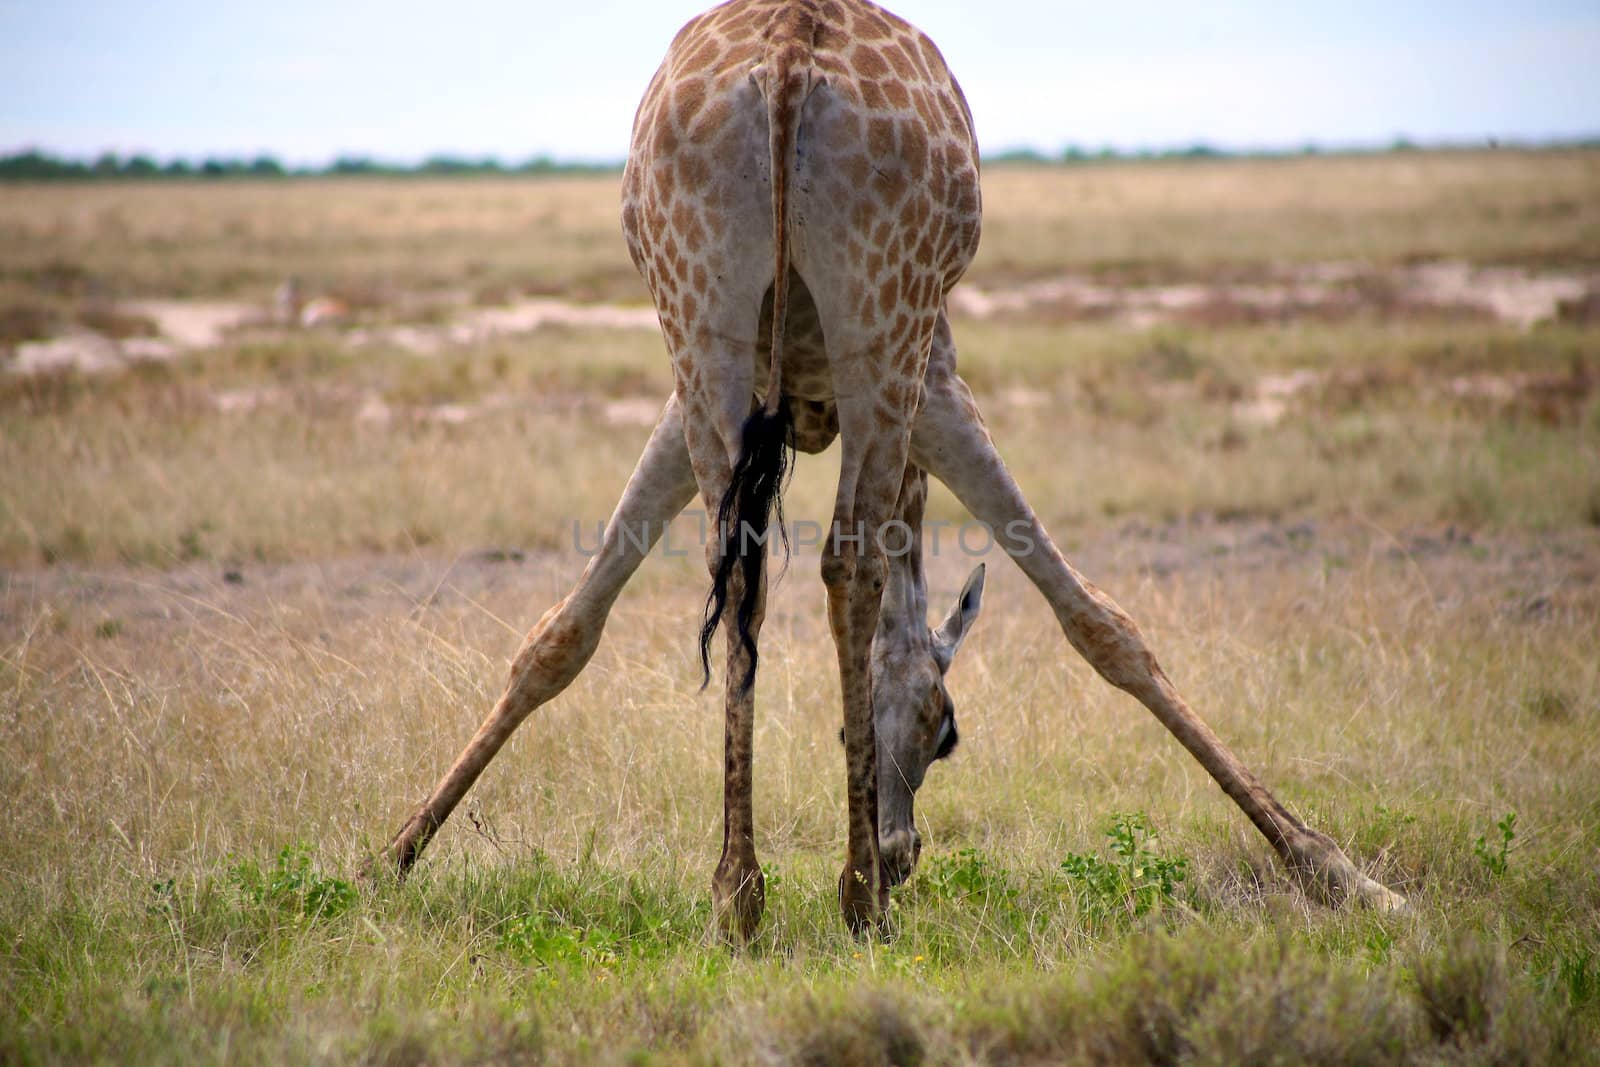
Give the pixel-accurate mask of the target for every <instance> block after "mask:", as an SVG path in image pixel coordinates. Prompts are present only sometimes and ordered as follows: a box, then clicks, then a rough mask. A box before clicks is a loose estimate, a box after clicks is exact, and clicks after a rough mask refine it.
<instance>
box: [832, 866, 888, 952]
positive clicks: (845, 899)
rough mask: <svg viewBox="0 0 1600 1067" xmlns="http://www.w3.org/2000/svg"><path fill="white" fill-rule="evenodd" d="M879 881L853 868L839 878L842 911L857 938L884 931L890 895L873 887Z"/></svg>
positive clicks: (847, 924)
mask: <svg viewBox="0 0 1600 1067" xmlns="http://www.w3.org/2000/svg"><path fill="white" fill-rule="evenodd" d="M874 873H876V872H874ZM877 881H878V879H876V878H870V877H868V876H867V875H865V874H863V873H862V872H861V871H858V870H856V869H855V868H853V867H846V868H845V869H844V873H842V874H840V875H839V911H840V912H841V913H842V914H843V915H844V924H845V925H846V926H847V927H849V928H850V932H851V933H852V934H854V935H855V936H856V937H865V936H867V935H868V934H875V933H881V932H882V931H883V923H884V916H885V915H886V914H887V910H886V908H885V906H884V904H885V901H886V898H887V892H885V891H881V890H880V887H879V886H878V885H874V884H873V883H874V882H877Z"/></svg>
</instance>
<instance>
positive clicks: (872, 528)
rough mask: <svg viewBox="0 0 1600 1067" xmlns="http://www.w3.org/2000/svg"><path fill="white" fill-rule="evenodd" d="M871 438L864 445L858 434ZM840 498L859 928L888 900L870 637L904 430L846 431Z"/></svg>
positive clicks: (852, 894) (833, 596) (831, 585)
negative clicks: (874, 435) (872, 433)
mask: <svg viewBox="0 0 1600 1067" xmlns="http://www.w3.org/2000/svg"><path fill="white" fill-rule="evenodd" d="M863 439H867V440H868V441H869V443H868V445H867V446H866V447H865V448H863V447H861V446H860V444H859V442H861V441H862V440H863ZM844 442H845V454H844V456H843V457H841V460H840V468H841V471H840V489H839V499H838V502H837V503H836V506H835V511H834V523H833V529H832V530H831V531H830V533H829V537H828V538H827V541H826V543H825V546H824V554H823V559H822V580H823V584H824V585H825V586H826V587H827V591H828V623H829V626H830V628H831V629H832V630H833V639H834V644H835V647H836V649H837V651H838V654H839V688H840V695H841V696H842V698H843V703H844V747H845V796H846V800H847V808H848V810H847V818H848V826H847V844H846V852H845V866H844V871H843V872H842V873H841V875H840V877H839V907H840V910H841V911H842V912H843V913H844V919H845V923H846V924H847V925H848V926H849V927H850V929H851V931H852V932H853V933H856V934H861V933H865V932H867V931H869V930H872V929H876V928H878V927H879V926H880V925H881V924H882V922H883V917H884V908H885V906H886V904H887V902H888V890H887V882H886V880H885V878H884V874H883V869H882V868H883V864H882V858H881V855H880V848H881V844H880V842H879V838H878V831H879V822H878V739H877V724H876V722H875V719H874V713H873V694H872V642H873V637H874V635H875V634H876V632H877V629H878V617H879V615H880V614H881V611H882V605H883V590H884V586H885V584H886V582H887V578H888V570H889V568H888V561H887V558H886V555H885V551H884V546H883V530H884V524H885V523H886V522H887V521H888V520H889V519H890V518H891V517H892V516H893V515H894V514H895V512H894V507H895V504H896V502H897V500H898V498H899V493H900V483H901V482H902V480H903V476H904V471H905V463H906V444H905V437H904V435H903V434H902V433H900V432H899V429H898V428H897V427H893V426H890V427H889V428H888V429H887V431H886V432H883V433H881V434H880V435H879V436H878V437H877V438H876V439H872V438H871V437H870V435H867V434H863V433H860V432H858V433H857V434H855V435H853V436H846V437H845V438H844Z"/></svg>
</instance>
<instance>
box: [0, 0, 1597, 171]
mask: <svg viewBox="0 0 1600 1067" xmlns="http://www.w3.org/2000/svg"><path fill="white" fill-rule="evenodd" d="M703 6H705V4H704V2H703V0H616V2H609V3H608V2H604V0H594V2H587V3H586V2H562V3H548V2H543V0H520V2H507V0H458V2H456V3H449V4H446V3H438V2H432V3H414V2H410V0H386V2H383V3H366V2H361V3H341V2H339V0H323V2H314V0H274V2H272V3H267V4H232V3H228V2H225V0H224V2H220V3H219V2H217V0H149V2H145V3H137V4H135V3H105V2H93V0H0V151H11V150H15V149H17V148H20V147H23V146H38V147H41V148H45V149H49V150H53V151H57V152H64V153H69V154H74V155H90V154H94V153H97V152H99V151H101V150H104V149H112V150H117V151H121V152H132V151H145V152H149V153H152V154H154V155H156V156H158V157H167V156H171V155H184V156H200V155H207V154H235V155H246V154H254V153H256V152H258V151H264V152H271V153H274V154H276V155H278V156H280V157H282V158H284V159H286V160H289V161H292V162H297V163H321V162H325V161H327V160H328V159H330V158H331V157H333V156H334V155H336V154H338V153H341V152H349V153H359V154H370V155H376V156H379V157H383V158H389V159H394V160H404V161H411V160H415V159H418V158H420V157H422V156H424V155H427V154H429V153H434V152H451V153H460V154H466V155H481V154H492V155H496V156H500V157H502V158H503V159H506V160H508V161H517V160H521V159H525V158H527V157H529V156H531V155H535V154H551V155H554V156H557V157H560V158H566V159H617V158H620V157H621V156H622V154H623V153H624V151H625V150H626V147H627V136H628V127H629V124H630V122H631V121H632V117H633V109H634V106H635V104H636V103H637V100H638V97H639V93H640V92H641V91H642V90H643V88H644V85H645V82H646V81H647V80H648V79H649V77H650V74H651V72H652V71H653V70H654V69H655V66H656V64H657V63H658V62H659V61H660V58H661V54H662V52H663V51H664V50H665V48H666V45H667V42H668V41H669V40H670V39H671V37H672V34H673V33H674V32H675V31H676V30H677V28H678V26H680V25H681V24H682V23H683V22H684V21H685V20H686V19H687V18H689V17H690V16H691V15H693V14H694V13H695V12H696V11H698V10H700V9H701V8H702V7H703ZM890 6H891V8H893V9H894V10H896V11H897V12H898V13H899V14H901V15H903V16H905V17H906V18H908V19H910V20H911V21H912V22H915V23H917V24H918V25H920V26H921V27H922V28H923V29H925V30H926V31H928V33H929V34H930V35H932V36H933V38H934V40H936V41H937V42H938V43H939V45H940V47H941V48H942V49H943V50H944V53H945V56H946V58H947V59H948V60H949V61H950V65H951V67H952V68H953V69H954V70H955V72H956V75H957V77H959V78H960V79H961V82H962V86H963V87H964V88H965V89H966V91H967V96H968V98H969V99H970V101H971V103H972V107H973V112H974V113H975V115H976V117H977V122H978V132H979V136H980V138H981V140H982V142H983V146H984V148H985V150H987V151H996V150H1000V149H1004V148H1010V147H1016V146H1021V145H1032V146H1036V147H1039V148H1042V149H1045V150H1051V151H1053V150H1056V149H1059V148H1060V147H1062V146H1063V145H1065V144H1068V143H1074V144H1081V145H1085V146H1089V147H1098V146H1101V145H1106V144H1111V145H1115V146H1118V147H1122V148H1130V147H1132V148H1137V147H1162V146H1171V145H1181V144H1188V143H1191V142H1194V141H1199V140H1204V141H1208V142H1211V143H1214V144H1219V145H1223V146H1227V147H1285V146H1298V145H1300V144H1302V143H1305V142H1307V141H1316V142H1318V143H1320V144H1323V145H1339V144H1350V143H1367V144H1374V143H1386V142H1388V141H1389V140H1391V139H1392V138H1393V137H1395V136H1396V135H1398V134H1404V135H1406V136H1409V137H1411V138H1413V139H1415V140H1418V141H1437V140H1450V141H1480V140H1483V139H1485V138H1488V137H1497V138H1502V139H1506V138H1510V139H1548V138H1559V137H1572V136H1575V135H1593V134H1596V133H1600V74H1597V73H1596V72H1597V71H1600V2H1596V0H1529V2H1527V3H1522V4H1515V3H1504V2H1499V0H1496V2H1479V0H1462V2H1456V3H1407V2H1405V0H1392V2H1382V0H1353V2H1347V3H1328V2H1326V0H1321V2H1318V3H1303V2H1299V0H1285V2H1272V0H1210V2H1202V3H1195V2H1194V0H1184V2H1176V0H1143V2H1140V0H1124V2H1121V3H1109V4H1108V3H1105V2H1103V0H1102V2H1097V3H1092V4H1090V3H1076V2H1065V3H1056V4H1040V3H1027V2H1023V0H982V2H978V3H968V2H956V0H902V2H901V3H898V4H891V5H890Z"/></svg>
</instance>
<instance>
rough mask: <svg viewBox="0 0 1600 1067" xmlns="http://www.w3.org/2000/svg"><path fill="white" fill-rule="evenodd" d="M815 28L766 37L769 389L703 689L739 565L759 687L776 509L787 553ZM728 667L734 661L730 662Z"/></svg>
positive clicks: (742, 449) (746, 471)
mask: <svg viewBox="0 0 1600 1067" xmlns="http://www.w3.org/2000/svg"><path fill="white" fill-rule="evenodd" d="M815 32H816V29H815V25H814V23H813V22H812V18H811V15H810V14H809V13H808V12H807V11H806V10H805V9H804V8H793V9H790V10H789V11H788V12H786V13H785V14H784V15H782V16H780V20H779V22H778V23H777V24H775V25H774V26H773V29H772V33H771V36H770V37H769V39H768V44H767V53H766V56H765V57H764V60H763V63H762V66H761V69H760V73H759V78H760V81H759V84H760V85H761V90H762V96H763V97H764V98H765V99H766V102H767V131H768V134H767V143H768V149H769V151H770V153H771V155H770V164H771V167H770V171H769V173H770V175H771V185H772V248H773V272H772V337H771V343H772V362H771V364H770V365H769V369H768V372H767V394H766V397H765V399H764V401H763V402H762V405H761V407H760V409H759V410H757V411H755V412H754V413H752V414H751V415H750V417H749V418H748V419H746V420H745V424H744V429H743V432H742V435H741V440H740V442H739V462H738V463H737V464H735V465H734V468H733V478H732V479H731V480H730V481H729V482H728V488H727V491H726V492H725V493H723V495H722V501H721V503H720V505H719V506H718V508H717V530H718V536H720V537H721V538H722V555H721V558H720V559H719V560H718V561H717V570H716V574H715V575H714V576H713V578H712V581H711V595H710V596H709V597H707V598H706V619H705V624H704V625H703V626H702V627H701V628H700V667H701V670H702V671H703V681H702V683H701V685H702V687H703V686H704V685H706V684H709V682H710V681H711V639H712V637H714V636H715V635H716V632H717V626H718V625H719V624H720V623H721V621H722V614H723V611H724V609H725V608H726V607H727V603H728V581H729V579H731V578H732V577H733V570H734V568H735V567H738V568H739V572H740V576H741V577H742V578H743V579H744V593H743V595H742V596H741V597H740V600H739V605H738V612H737V616H736V617H737V623H738V633H739V640H740V644H741V645H742V646H743V648H744V651H745V653H746V655H747V656H748V657H749V661H750V662H749V666H748V668H747V669H746V671H745V676H744V678H743V679H742V681H741V682H740V686H741V688H742V689H745V690H748V689H749V688H750V686H752V685H754V684H755V677H756V659H757V655H756V642H755V637H754V636H753V635H752V634H751V633H750V624H751V622H752V621H753V620H754V618H755V607H756V600H757V597H758V590H759V588H760V585H761V581H762V573H763V570H764V567H765V563H766V555H767V544H768V542H769V540H770V534H769V527H768V520H769V519H770V518H771V516H772V513H773V512H774V510H776V512H777V519H778V532H779V535H780V537H781V539H782V541H783V546H784V550H785V551H787V550H788V547H789V539H788V533H787V531H786V530H785V529H784V526H783V482H784V476H785V475H786V474H787V473H788V470H789V464H790V463H791V462H792V460H793V456H794V418H793V416H792V414H791V413H790V411H789V402H788V400H787V398H786V397H785V396H784V395H783V330H784V322H785V318H786V317H787V314H788V309H789V173H790V171H791V170H792V169H793V165H794V158H795V140H796V131H797V129H798V127H799V125H800V109H801V107H802V105H804V103H805V99H806V95H807V94H808V93H809V92H810V91H811V63H810V59H811V46H812V39H813V37H814V36H815ZM729 667H730V669H731V668H732V664H730V665H729Z"/></svg>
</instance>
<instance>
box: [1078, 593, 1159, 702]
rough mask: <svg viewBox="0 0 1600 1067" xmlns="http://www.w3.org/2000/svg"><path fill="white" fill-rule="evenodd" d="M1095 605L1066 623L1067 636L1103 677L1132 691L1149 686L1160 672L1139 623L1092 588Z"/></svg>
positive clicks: (1119, 687)
mask: <svg viewBox="0 0 1600 1067" xmlns="http://www.w3.org/2000/svg"><path fill="white" fill-rule="evenodd" d="M1092 592H1093V594H1094V596H1093V599H1094V601H1095V604H1094V608H1097V609H1098V610H1094V609H1091V610H1089V611H1084V612H1080V613H1078V614H1077V615H1076V616H1075V617H1073V618H1071V619H1070V620H1068V625H1066V626H1065V629H1066V631H1067V637H1068V639H1069V640H1070V641H1071V642H1072V644H1073V646H1074V647H1076V648H1077V649H1078V651H1079V652H1081V653H1082V654H1083V658H1084V659H1086V660H1088V661H1089V664H1090V666H1092V667H1093V668H1094V669H1095V670H1096V671H1097V672H1098V673H1099V674H1100V676H1101V677H1102V678H1104V679H1105V680H1106V681H1108V682H1110V683H1111V684H1112V685H1114V686H1116V687H1117V688H1118V689H1124V690H1127V691H1130V692H1138V691H1140V690H1142V689H1143V688H1144V687H1145V686H1147V685H1148V684H1149V683H1150V682H1151V681H1152V680H1153V679H1154V678H1155V677H1156V676H1157V674H1158V673H1159V672H1160V670H1161V667H1160V664H1158V663H1157V662H1156V658H1155V654H1154V653H1153V652H1151V651H1150V646H1149V645H1148V644H1146V643H1145V639H1144V634H1142V633H1140V632H1139V625H1138V623H1136V622H1134V621H1133V618H1132V617H1131V616H1129V615H1128V613H1127V612H1125V611H1123V610H1122V609H1121V608H1120V607H1118V606H1117V605H1116V604H1115V603H1114V602H1112V601H1111V598H1110V597H1107V596H1106V595H1105V594H1103V593H1100V592H1099V590H1093V591H1092Z"/></svg>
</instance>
